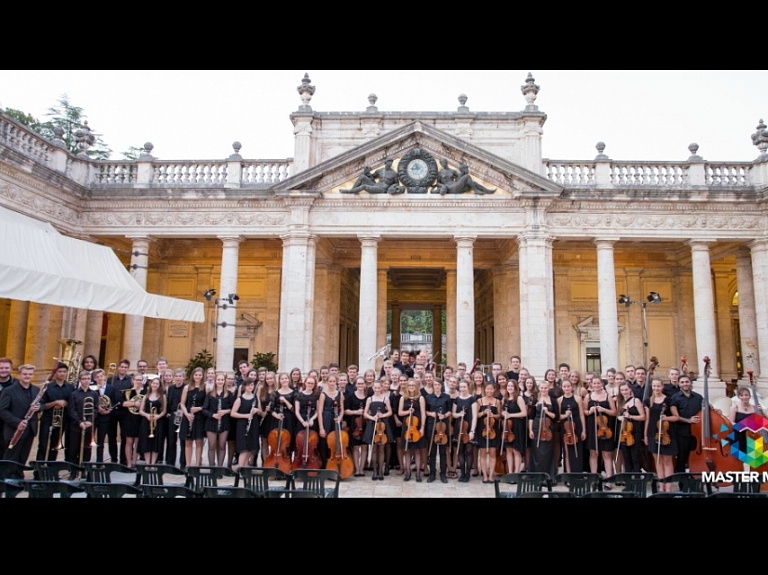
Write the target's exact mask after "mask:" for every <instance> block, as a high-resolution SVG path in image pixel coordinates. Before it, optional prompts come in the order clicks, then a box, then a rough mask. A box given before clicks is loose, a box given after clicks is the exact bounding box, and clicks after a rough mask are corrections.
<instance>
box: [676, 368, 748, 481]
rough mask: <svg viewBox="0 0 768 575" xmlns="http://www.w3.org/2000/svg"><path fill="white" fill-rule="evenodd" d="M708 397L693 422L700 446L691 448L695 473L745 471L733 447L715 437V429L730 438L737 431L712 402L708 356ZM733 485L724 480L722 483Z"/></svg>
mask: <svg viewBox="0 0 768 575" xmlns="http://www.w3.org/2000/svg"><path fill="white" fill-rule="evenodd" d="M703 361H704V371H703V375H704V400H703V401H702V403H701V413H700V414H699V422H698V423H691V435H693V436H694V437H695V438H696V449H695V450H693V451H691V454H690V456H689V458H688V467H689V468H690V470H691V473H702V472H704V471H720V472H723V473H726V472H728V471H743V469H744V465H743V464H742V462H741V461H740V460H739V459H737V458H736V457H733V456H732V455H731V448H730V446H729V445H728V444H727V443H725V444H724V442H722V441H716V440H714V439H713V437H712V430H713V429H714V430H717V434H718V437H727V436H728V435H730V434H731V433H732V432H733V425H732V424H731V422H730V421H729V420H728V418H727V417H725V416H724V415H722V414H721V413H718V411H717V410H716V409H715V408H714V407H712V406H711V405H710V403H709V371H710V366H709V364H710V359H709V357H707V356H705V357H704V359H703ZM723 485H730V483H720V484H718V486H723Z"/></svg>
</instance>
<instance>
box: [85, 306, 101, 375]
mask: <svg viewBox="0 0 768 575" xmlns="http://www.w3.org/2000/svg"><path fill="white" fill-rule="evenodd" d="M103 327H104V312H103V311H96V310H93V309H89V310H88V320H87V323H86V327H85V340H84V341H83V356H86V355H93V356H94V357H96V359H99V354H100V352H101V334H102V330H103ZM99 367H103V366H102V365H99Z"/></svg>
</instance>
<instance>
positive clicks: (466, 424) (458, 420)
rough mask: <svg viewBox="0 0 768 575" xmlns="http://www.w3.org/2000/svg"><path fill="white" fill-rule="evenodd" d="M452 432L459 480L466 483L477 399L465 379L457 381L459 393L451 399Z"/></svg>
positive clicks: (469, 470)
mask: <svg viewBox="0 0 768 575" xmlns="http://www.w3.org/2000/svg"><path fill="white" fill-rule="evenodd" d="M452 415H453V433H454V441H455V442H456V448H457V454H456V457H458V464H457V468H458V470H459V472H460V476H459V482H460V483H467V482H468V481H469V476H470V472H471V471H472V443H473V442H474V441H475V429H476V427H477V400H476V399H475V396H474V395H472V394H471V393H470V392H469V384H468V383H467V382H466V381H461V382H459V395H458V396H457V397H456V399H454V401H453V413H452Z"/></svg>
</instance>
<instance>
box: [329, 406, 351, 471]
mask: <svg viewBox="0 0 768 575" xmlns="http://www.w3.org/2000/svg"><path fill="white" fill-rule="evenodd" d="M333 416H334V420H335V429H334V430H333V433H331V434H330V435H329V436H328V439H327V441H328V450H329V451H330V452H331V456H330V457H329V458H328V461H327V462H326V464H325V468H326V469H331V470H333V471H335V472H336V473H338V474H339V475H340V476H341V478H342V479H347V478H348V477H351V476H352V474H353V473H354V472H355V465H354V463H352V459H351V458H350V457H349V454H348V453H347V450H348V449H349V434H348V433H347V432H346V431H344V430H342V429H341V423H340V422H339V421H338V419H339V404H338V403H334V404H333Z"/></svg>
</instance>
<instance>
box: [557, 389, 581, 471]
mask: <svg viewBox="0 0 768 575" xmlns="http://www.w3.org/2000/svg"><path fill="white" fill-rule="evenodd" d="M579 403H580V401H579V400H578V399H576V396H575V395H572V396H571V397H565V396H563V401H562V403H561V404H560V406H559V411H560V414H561V415H562V414H564V413H566V412H567V411H568V408H569V407H570V408H571V415H572V417H573V434H574V435H575V436H576V444H575V445H566V444H565V423H566V421H567V420H565V419H564V420H562V422H561V425H560V433H561V439H562V441H561V444H562V446H563V461H565V459H566V458H567V459H568V462H569V464H570V467H571V473H581V472H582V471H584V442H583V441H581V433H582V431H584V430H583V429H582V427H581V417H580V416H579V413H581V412H580V411H579ZM563 465H565V464H563Z"/></svg>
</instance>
